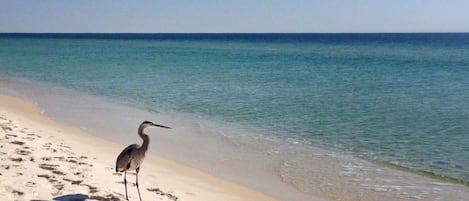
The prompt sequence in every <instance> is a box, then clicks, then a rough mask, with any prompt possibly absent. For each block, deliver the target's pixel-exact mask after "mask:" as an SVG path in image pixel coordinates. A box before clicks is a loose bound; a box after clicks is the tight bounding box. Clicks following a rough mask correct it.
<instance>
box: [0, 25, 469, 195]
mask: <svg viewBox="0 0 469 201" xmlns="http://www.w3.org/2000/svg"><path fill="white" fill-rule="evenodd" d="M98 36H99V37H98ZM124 36H125V37H124ZM467 39H468V37H467V34H466V35H465V34H440V35H438V34H420V35H419V34H394V35H393V34H371V35H370V34H349V35H347V34H345V35H327V34H326V35H314V34H312V35H308V34H305V35H301V34H300V35H268V34H266V35H262V34H261V35H216V34H215V35H156V36H155V35H102V36H101V35H91V36H89V35H81V36H80V37H77V36H73V35H64V36H62V35H58V36H54V35H52V36H51V35H44V36H43V37H39V38H38V37H29V36H27V35H26V36H24V35H20V36H19V37H18V35H16V36H13V37H12V36H7V37H0V41H1V42H2V46H1V47H0V48H1V49H0V50H1V51H0V53H1V54H0V58H1V61H0V62H1V65H0V70H1V72H2V73H3V76H4V78H3V82H4V83H11V84H12V86H13V85H14V86H13V87H11V89H10V92H12V93H19V92H17V91H18V90H19V89H20V88H24V91H23V92H22V93H21V96H24V97H26V98H27V99H29V100H31V101H33V102H36V103H38V105H39V106H40V107H41V108H43V109H44V111H45V113H46V114H47V115H51V116H52V117H54V118H57V119H58V120H60V121H65V122H66V123H69V124H71V125H74V126H78V127H80V128H82V129H85V130H88V131H89V132H91V133H93V134H96V135H99V136H102V137H105V138H108V139H113V140H117V141H118V142H120V143H123V144H129V142H132V143H134V142H138V141H139V139H138V138H136V136H135V135H133V133H135V130H136V128H135V127H136V125H138V124H139V123H140V121H141V120H142V119H148V120H154V121H160V122H161V123H167V124H170V125H172V126H173V127H175V129H174V131H173V132H174V134H175V135H174V136H173V135H171V136H163V135H158V134H157V133H158V131H157V130H154V131H150V132H154V133H155V134H156V135H157V136H155V137H154V138H156V139H155V140H153V141H152V145H153V146H154V148H152V149H153V151H154V152H155V153H158V154H162V155H163V156H165V157H168V158H172V159H175V160H177V161H179V162H183V163H185V164H188V165H190V166H193V167H197V168H200V169H203V170H205V171H208V172H211V173H212V174H215V175H217V176H220V175H222V177H224V178H228V179H230V180H233V181H236V182H240V183H243V184H246V185H248V186H251V187H256V188H257V189H261V190H262V191H270V192H273V193H275V192H276V191H277V196H284V197H282V198H283V199H284V200H291V199H287V198H291V197H288V196H286V195H282V194H285V193H283V192H280V193H279V192H278V191H280V190H283V189H288V188H291V189H290V190H292V191H291V192H292V193H291V194H288V195H289V196H293V195H296V196H299V197H298V199H296V197H295V199H294V200H301V199H299V198H300V197H301V198H302V199H303V200H308V198H307V196H308V193H310V194H319V195H323V196H324V197H333V198H343V197H347V195H348V196H350V195H357V196H359V195H361V196H363V197H365V196H364V195H368V196H369V197H373V193H369V192H387V193H388V195H394V194H393V193H389V192H395V193H401V191H402V192H407V193H408V194H403V195H401V196H403V197H402V198H403V199H406V198H409V199H410V198H411V197H412V196H411V195H413V194H418V193H417V192H420V191H424V192H428V193H423V194H424V197H425V196H430V197H431V196H434V195H435V194H438V192H436V191H435V192H434V194H432V193H430V192H433V191H432V190H428V189H426V190H422V189H425V188H427V187H428V188H429V185H430V183H432V182H429V181H430V180H426V179H425V178H423V180H420V179H418V178H420V177H418V178H413V177H414V176H415V175H414V176H410V177H409V178H407V179H402V180H399V181H395V178H396V177H397V178H401V177H403V176H402V175H399V174H400V173H398V172H399V171H391V170H390V169H389V168H387V167H381V166H377V165H375V164H374V163H370V162H366V161H365V160H363V159H366V160H368V161H377V162H378V163H379V164H384V166H392V167H394V168H396V167H397V168H398V169H401V170H405V171H407V172H414V173H418V174H422V175H426V176H431V177H436V178H438V179H439V180H441V181H451V182H455V183H461V184H466V185H467V179H468V172H469V171H468V169H467V167H469V164H468V162H469V161H468V160H467V156H468V155H469V148H468V146H469V142H468V141H467V140H468V139H469V138H467V135H466V134H467V131H468V128H467V125H469V122H468V118H467V117H468V113H469V111H468V110H467V108H469V106H468V105H467V104H468V102H467V101H464V100H466V99H467V98H468V97H467V96H468V94H469V93H468V87H467V86H469V81H468V80H467V78H468V77H469V76H468V74H469V69H468V67H469V65H468V64H469V61H468V60H467V58H469V57H467V55H469V48H468V47H467V45H465V44H468V43H465V41H466V42H467ZM34 87H38V88H37V89H36V90H31V89H32V88H34ZM66 88H71V89H72V90H70V89H66ZM3 90H7V89H5V88H4V89H3ZM19 91H21V90H19ZM44 94H49V95H44ZM52 94H55V95H52ZM96 95H97V96H96ZM129 133H130V135H129ZM201 147H203V148H201ZM168 150H170V151H168ZM318 161H320V162H319V163H318ZM246 164H249V165H250V166H252V167H250V168H249V170H246V168H245V167H246ZM383 168H384V169H385V170H386V171H383ZM379 170H381V171H379ZM388 170H390V171H391V172H392V173H388V172H387V171H388ZM227 172H238V173H236V174H234V173H233V174H232V173H227ZM383 172H384V173H383ZM362 173H363V174H364V175H363V174H362ZM382 174H389V175H387V176H386V175H382ZM394 174H396V175H394ZM243 175H244V176H243ZM378 175H379V178H388V179H383V181H378V180H376V179H373V178H377V177H378ZM404 175H407V173H404ZM410 175H412V174H410ZM252 178H258V179H256V180H253V179H252ZM366 178H368V180H367V179H366ZM410 178H411V179H416V180H417V181H421V183H420V184H419V186H426V187H425V188H422V189H413V190H411V189H409V188H405V187H403V186H406V185H405V183H407V182H408V181H407V180H409V179H410ZM267 181H276V182H277V183H275V182H271V183H272V184H271V185H277V187H278V188H273V189H269V188H272V186H266V185H265V184H267V183H268V182H267ZM423 181H426V182H427V183H426V182H423ZM348 182H351V183H348ZM380 182H381V183H380ZM383 182H384V183H383ZM394 182H397V183H394ZM410 183H412V182H410ZM269 185H270V184H269ZM354 185H355V186H361V188H358V189H355V188H353V187H350V186H354ZM363 185H365V186H363ZM407 186H409V185H407ZM430 186H431V185H430ZM445 188H446V187H445ZM295 189H298V190H299V191H298V190H297V191H295ZM402 189H406V190H402ZM456 189H457V188H456ZM463 189H464V188H463ZM453 190H455V189H453ZM350 191H353V192H354V193H345V192H350ZM466 191H467V190H466ZM293 192H296V193H293ZM298 192H305V193H298ZM411 192H413V193H411ZM448 192H452V191H448ZM463 192H464V190H463ZM382 194H383V193H377V194H376V196H379V197H380V198H381V197H382ZM456 195H458V194H457V193H456ZM303 196H306V197H303ZM406 196H407V197H406ZM352 197H353V196H352ZM358 198H362V197H358ZM419 198H420V197H419V196H417V197H416V198H415V199H419ZM412 199H413V198H412ZM362 200H363V199H362ZM371 200H372V199H371ZM391 200H392V199H391Z"/></svg>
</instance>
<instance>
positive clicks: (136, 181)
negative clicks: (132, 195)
mask: <svg viewBox="0 0 469 201" xmlns="http://www.w3.org/2000/svg"><path fill="white" fill-rule="evenodd" d="M139 170H140V167H137V169H136V171H137V174H136V175H135V185H137V191H138V198H140V201H142V197H141V196H140V189H139V188H138V171H139Z"/></svg>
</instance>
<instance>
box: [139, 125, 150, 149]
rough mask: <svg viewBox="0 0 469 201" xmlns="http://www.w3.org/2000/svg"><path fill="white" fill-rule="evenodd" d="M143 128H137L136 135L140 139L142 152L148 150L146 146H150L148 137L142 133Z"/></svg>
mask: <svg viewBox="0 0 469 201" xmlns="http://www.w3.org/2000/svg"><path fill="white" fill-rule="evenodd" d="M143 129H144V128H139V129H138V135H139V136H140V138H142V140H143V143H142V146H141V147H140V148H141V149H142V150H147V149H148V144H150V137H148V135H147V134H145V133H143Z"/></svg>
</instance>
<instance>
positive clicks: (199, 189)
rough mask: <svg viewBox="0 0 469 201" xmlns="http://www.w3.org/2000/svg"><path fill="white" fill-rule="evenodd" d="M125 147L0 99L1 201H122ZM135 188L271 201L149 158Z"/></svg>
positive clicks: (159, 195)
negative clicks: (120, 166) (119, 162)
mask: <svg viewBox="0 0 469 201" xmlns="http://www.w3.org/2000/svg"><path fill="white" fill-rule="evenodd" d="M136 126H137V125H136ZM132 143H134V142H132ZM129 144H131V143H129ZM125 147H126V146H125V145H120V144H116V143H113V142H110V141H106V140H103V139H101V138H98V137H95V136H93V135H90V134H87V133H85V132H83V131H82V130H79V129H76V128H73V127H69V126H66V125H63V124H60V123H58V122H56V121H54V120H52V119H50V118H48V117H45V116H43V115H42V114H41V113H40V111H39V110H38V108H36V107H35V106H34V105H32V104H30V103H28V102H25V101H23V100H21V99H18V98H14V97H10V96H4V95H0V160H1V163H0V200H61V201H65V200H125V191H124V185H123V175H122V174H118V173H116V172H115V170H114V166H115V160H116V157H117V155H118V154H119V153H120V151H121V150H122V149H123V148H125ZM127 180H128V181H129V183H128V193H129V200H138V194H137V189H136V188H135V185H134V182H135V174H128V175H127ZM139 185H140V191H141V194H142V200H168V201H175V200H178V201H181V200H183V201H198V200H200V201H211V200H213V201H222V200H223V201H230V200H232V201H235V200H255V201H268V200H275V199H274V198H272V197H269V196H267V195H264V194H262V193H259V192H256V191H253V190H251V189H249V188H246V187H243V186H240V185H237V184H234V183H230V182H227V181H224V180H221V179H218V178H216V177H213V176H210V175H207V174H205V173H203V172H200V171H198V170H195V169H192V168H189V167H185V166H182V165H180V164H177V163H175V162H173V161H170V160H167V159H164V158H161V157H157V156H153V155H150V154H147V157H146V159H145V161H144V163H143V165H142V167H141V169H140V174H139Z"/></svg>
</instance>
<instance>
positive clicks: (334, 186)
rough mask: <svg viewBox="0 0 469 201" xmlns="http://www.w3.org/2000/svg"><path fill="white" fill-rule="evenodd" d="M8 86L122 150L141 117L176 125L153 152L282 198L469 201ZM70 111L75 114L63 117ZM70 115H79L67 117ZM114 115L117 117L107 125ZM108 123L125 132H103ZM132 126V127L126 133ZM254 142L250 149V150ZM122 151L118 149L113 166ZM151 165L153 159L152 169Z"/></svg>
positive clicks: (160, 134) (407, 177)
mask: <svg viewBox="0 0 469 201" xmlns="http://www.w3.org/2000/svg"><path fill="white" fill-rule="evenodd" d="M0 83H2V85H3V87H2V88H1V89H2V90H1V91H0V92H1V93H0V94H9V95H11V96H15V97H20V99H23V100H26V101H28V102H32V103H33V104H34V105H36V106H35V107H36V109H39V108H40V109H41V111H40V113H41V114H42V115H45V117H44V118H48V119H55V121H56V122H61V123H60V124H64V125H68V127H71V128H78V130H81V131H86V133H88V135H91V136H94V137H95V138H99V139H101V140H104V141H108V142H112V143H114V144H121V147H120V148H121V149H123V148H124V147H125V146H124V145H126V144H129V143H128V142H132V143H140V139H139V138H138V137H137V136H136V134H134V133H136V132H135V130H136V128H135V127H136V125H138V123H140V122H137V121H141V119H150V120H155V122H158V123H161V124H164V125H169V126H172V127H173V128H174V127H175V126H176V129H173V130H172V131H171V132H174V135H173V134H171V135H168V133H167V132H165V131H160V130H155V131H154V132H152V133H153V137H152V139H155V140H152V141H151V145H150V148H151V149H152V150H149V151H150V153H152V154H156V155H157V156H160V157H162V158H167V159H170V161H175V162H176V163H178V164H182V166H183V167H188V168H189V169H192V170H195V171H198V172H203V173H202V174H207V175H212V177H215V178H221V179H222V180H224V181H228V183H232V184H234V185H237V184H240V185H241V186H242V187H245V188H248V189H251V190H254V191H256V192H260V193H263V194H264V195H269V196H272V197H274V198H276V199H278V200H302V201H303V200H304V201H306V200H307V201H310V200H396V199H399V200H428V199H433V198H440V199H443V200H448V199H449V200H464V199H463V198H464V197H467V196H469V189H468V188H467V187H466V186H462V185H459V184H453V183H447V182H445V181H441V180H436V179H432V178H427V177H424V176H421V175H417V174H414V173H411V172H408V171H401V170H399V169H396V168H393V167H389V166H382V165H378V164H375V163H372V162H369V161H365V160H363V159H360V158H356V157H353V156H351V155H347V154H345V153H340V152H334V151H326V150H321V149H318V148H315V147H312V146H308V147H307V149H305V147H298V146H294V147H287V146H289V144H287V145H286V144H285V143H280V144H279V142H275V143H274V142H273V141H269V140H267V141H269V142H270V143H272V144H268V145H266V144H265V143H266V142H267V141H265V139H257V138H256V139H253V138H249V137H252V136H247V138H243V135H242V136H237V137H236V138H233V135H231V137H229V136H230V135H229V133H213V132H214V131H217V129H218V130H220V129H222V130H223V131H224V132H228V131H226V130H229V132H234V134H243V133H242V132H243V131H239V130H236V131H234V130H230V129H229V128H217V129H214V127H211V126H214V124H205V123H206V122H205V123H204V122H192V121H190V120H188V119H185V118H181V117H180V116H172V115H166V114H161V113H158V114H157V115H156V114H154V113H151V114H146V113H143V114H142V113H141V112H140V111H138V110H135V109H130V110H129V108H126V106H125V105H124V106H123V105H118V104H116V103H115V102H114V101H112V100H110V101H111V102H106V101H108V100H99V101H97V100H96V99H95V98H96V97H93V96H92V95H86V94H83V93H79V92H71V93H70V91H68V89H67V90H64V91H61V90H57V89H50V87H51V86H49V85H44V86H37V84H38V83H36V82H34V81H32V82H27V83H16V81H15V80H14V79H13V80H12V79H7V80H2V79H0ZM39 85H41V84H39ZM38 92H41V93H38ZM75 97H80V101H78V102H77V101H76V98H75ZM64 108H65V110H67V111H66V112H62V113H61V112H60V111H61V110H64ZM54 110H57V111H54ZM70 114H73V115H75V116H74V117H73V118H71V117H69V116H67V115H70ZM122 114H125V115H124V116H125V117H122ZM128 114H131V115H128ZM87 115H88V116H87ZM119 115H121V116H119ZM107 117H109V118H110V119H106V118H107ZM103 118H104V119H106V120H103ZM95 121H96V122H95ZM108 123H116V124H119V126H117V128H112V127H104V128H103V127H102V126H104V125H107V124H108ZM93 124H96V125H94V126H93ZM97 126H101V127H97ZM128 127H129V128H130V129H129V130H126V129H127V128H128ZM194 128H195V130H194ZM116 129H117V130H116ZM119 129H120V131H118V130H119ZM114 131H116V132H114ZM100 132H101V133H100ZM103 133H104V134H103ZM122 133H123V135H122ZM129 133H131V134H129ZM106 134H109V135H108V136H106ZM219 134H227V136H225V135H223V136H220V135H219ZM244 137H246V136H244ZM246 140H248V141H249V144H245V143H246ZM252 140H254V141H252ZM270 140H271V139H270ZM259 145H261V146H259ZM278 145H282V147H278ZM200 147H203V149H200ZM283 148H288V149H283ZM120 151H121V150H119V149H118V150H117V151H115V152H116V153H115V156H114V155H113V156H111V158H113V159H112V160H111V161H113V160H114V158H115V157H116V156H117V154H118V153H120ZM214 152H216V154H215V155H213V153H214ZM283 152H285V153H283ZM207 153H210V154H211V155H207ZM147 160H148V158H147V159H146V161H145V162H144V164H146V163H147V162H148V161H147ZM259 161H261V162H259ZM247 164H249V165H247ZM110 167H112V166H110ZM142 168H143V167H142ZM233 171H234V172H233ZM111 172H112V171H111ZM129 181H132V179H129ZM121 185H122V184H121ZM117 188H118V189H119V187H117ZM121 188H123V187H121ZM129 189H131V188H129ZM142 189H143V188H142ZM163 190H164V189H163ZM191 200H192V199H191Z"/></svg>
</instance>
